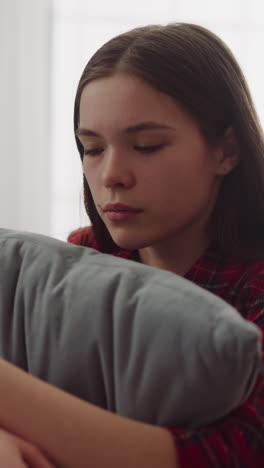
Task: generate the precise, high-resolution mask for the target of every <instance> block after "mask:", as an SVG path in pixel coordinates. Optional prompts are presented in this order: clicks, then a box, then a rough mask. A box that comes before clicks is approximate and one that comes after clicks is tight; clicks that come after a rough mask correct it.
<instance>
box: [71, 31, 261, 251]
mask: <svg viewBox="0 0 264 468" xmlns="http://www.w3.org/2000/svg"><path fill="white" fill-rule="evenodd" d="M118 71H126V72H129V73H132V74H134V75H136V76H138V77H140V78H142V79H144V80H145V81H146V82H147V83H149V84H150V85H151V86H153V87H154V88H156V89H158V90H159V91H161V92H164V93H166V94H168V95H169V96H171V97H172V98H173V99H175V101H176V102H177V103H178V104H181V105H182V106H183V107H184V108H185V110H186V111H187V112H188V113H189V114H190V115H191V116H192V117H193V118H194V119H195V121H196V122H197V124H198V126H199V128H200V131H201V133H202V135H203V136H204V138H205V140H206V141H207V142H208V143H210V144H216V143H217V142H219V141H221V139H222V138H223V136H224V134H225V132H226V130H227V128H229V127H232V128H233V130H234V134H235V136H236V139H237V142H238V144H239V147H240V161H239V163H238V165H237V167H236V168H235V169H234V170H233V171H232V172H231V173H230V174H228V175H227V176H225V177H224V180H223V183H222V185H221V189H220V191H219V194H218V198H217V201H216V204H215V208H214V211H213V213H212V216H211V220H210V225H209V229H210V236H211V240H212V242H214V243H215V244H217V246H218V247H219V248H220V249H221V250H222V251H223V252H225V253H226V254H228V255H238V256H240V257H241V258H242V257H243V256H244V257H247V258H248V259H250V258H253V256H256V254H257V255H258V253H260V252H263V245H264V159H263V158H264V139H263V134H262V130H261V127H260V124H259V120H258V116H257V114H256V111H255V108H254V104H253V102H252V99H251V95H250V92H249V89H248V86H247V83H246V80H245V78H244V75H243V73H242V71H241V69H240V67H239V65H238V63H237V61H236V59H235V58H234V56H233V54H232V52H231V51H230V50H229V49H228V47H227V46H226V45H225V44H224V43H223V42H222V41H221V39H219V38H218V37H217V36H216V35H215V34H213V33H212V32H210V31H208V30H207V29H205V28H203V27H201V26H197V25H194V24H187V23H177V24H169V25H167V26H157V25H154V26H146V27H141V28H136V29H133V30H131V31H128V32H126V33H124V34H121V35H119V36H117V37H115V38H113V39H111V40H110V41H108V42H107V43H106V44H104V45H103V46H102V47H101V48H100V49H99V50H98V51H97V52H96V53H95V54H94V56H93V57H92V58H91V59H90V61H89V62H88V64H87V66H86V67H85V69H84V71H83V74H82V76H81V79H80V82H79V85H78V89H77V94H76V99H75V110H74V128H75V131H76V130H77V128H78V125H79V107H80V98H81V94H82V91H83V89H84V87H85V86H86V85H87V84H88V83H89V82H91V81H92V80H96V79H98V78H101V77H108V76H111V75H113V74H114V73H116V72H118ZM76 143H77V146H78V150H79V153H80V156H81V159H82V158H83V147H82V145H81V143H80V141H79V140H78V139H77V138H76ZM84 202H85V208H86V211H87V214H88V216H89V218H90V220H91V222H92V225H93V229H94V234H95V237H96V240H97V242H98V244H99V246H100V248H101V250H102V251H104V252H113V251H114V250H116V249H118V247H117V246H116V244H115V243H114V242H113V240H112V238H111V236H110V234H109V232H108V230H107V229H106V227H105V225H104V223H103V222H102V220H101V218H100V216H99V215H98V213H97V210H96V207H95V205H94V202H93V198H92V195H91V192H90V189H89V186H88V184H87V182H86V179H85V178H84Z"/></svg>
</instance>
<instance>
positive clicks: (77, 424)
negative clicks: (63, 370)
mask: <svg viewBox="0 0 264 468" xmlns="http://www.w3.org/2000/svg"><path fill="white" fill-rule="evenodd" d="M0 382H1V385H0V401H1V402H2V404H0V424H1V425H2V426H3V427H5V428H6V429H7V430H9V431H11V432H12V433H15V434H17V435H18V436H20V437H22V438H24V439H26V440H28V441H30V442H31V443H34V444H35V445H37V446H38V447H39V448H40V449H41V450H42V451H43V452H44V453H47V454H48V456H49V457H50V458H51V459H52V460H54V461H55V462H56V463H57V464H59V465H60V466H61V467H62V468H87V467H88V466H91V467H93V468H96V467H98V468H99V467H100V468H111V467H113V468H119V467H120V468H124V467H126V468H140V467H142V468H148V467H149V468H177V467H178V464H177V460H176V451H175V445H174V442H173V438H172V436H171V435H170V434H169V432H168V431H166V430H164V429H162V428H159V427H157V426H151V425H148V424H144V423H140V422H136V421H132V420H129V419H126V418H123V417H120V416H118V415H115V414H112V413H110V412H109V411H106V410H102V409H100V408H98V407H96V406H94V405H91V404H89V403H87V402H84V401H82V400H80V399H78V398H76V397H73V396H71V395H69V394H67V393H65V392H63V391H62V390H59V389H57V388H55V387H53V386H51V385H49V384H47V383H45V382H42V381H40V380H39V379H36V378H35V377H32V376H31V375H29V374H27V373H25V372H24V371H22V370H20V369H18V368H16V367H15V366H13V365H12V364H9V363H7V362H5V361H4V360H2V359H0Z"/></svg>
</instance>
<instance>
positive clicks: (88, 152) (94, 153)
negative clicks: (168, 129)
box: [83, 144, 165, 157]
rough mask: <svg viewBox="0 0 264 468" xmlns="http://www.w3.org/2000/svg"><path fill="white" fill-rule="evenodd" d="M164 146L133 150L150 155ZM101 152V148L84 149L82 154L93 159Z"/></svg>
mask: <svg viewBox="0 0 264 468" xmlns="http://www.w3.org/2000/svg"><path fill="white" fill-rule="evenodd" d="M164 146H165V145H164V144H160V145H148V146H134V149H135V150H136V151H139V152H141V153H145V154H150V153H155V152H156V151H159V150H161V149H162V148H163V147H164ZM102 152H103V148H91V149H89V150H88V149H87V150H86V149H84V152H83V154H84V155H85V156H91V157H95V156H98V155H99V154H100V153H102Z"/></svg>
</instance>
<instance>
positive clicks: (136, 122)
mask: <svg viewBox="0 0 264 468" xmlns="http://www.w3.org/2000/svg"><path fill="white" fill-rule="evenodd" d="M77 136H78V138H79V139H80V141H81V144H82V145H83V147H84V156H83V171H84V174H85V177H86V179H87V182H88V185H89V187H90V190H91V193H92V196H93V199H94V203H95V206H96V208H97V211H98V213H99V215H100V217H101V218H102V220H103V222H104V223H105V225H106V226H107V228H108V230H109V232H110V235H111V236H112V238H113V240H114V241H115V242H116V244H118V245H119V246H120V247H122V248H126V249H140V248H143V247H147V246H153V245H159V244H160V243H163V242H167V241H168V240H169V239H170V240H171V239H174V238H175V239H177V238H179V236H185V235H186V234H187V232H188V230H190V229H192V230H193V229H194V230H195V229H197V230H200V231H201V230H204V231H205V228H206V225H207V222H208V218H209V216H210V213H211V211H212V208H213V206H214V203H215V199H216V196H217V193H218V190H219V185H220V181H221V176H222V175H224V174H225V173H226V172H228V170H227V168H226V163H225V159H224V157H223V151H222V148H221V147H215V148H212V147H209V145H207V144H206V142H205V141H204V139H203V137H202V136H201V134H200V131H199V129H198V127H197V125H196V123H195V122H194V121H193V120H192V118H191V117H190V116H189V115H188V114H187V113H186V112H185V111H184V110H183V109H182V108H181V107H180V106H179V105H177V104H176V103H175V101H174V100H173V99H172V98H171V97H169V96H168V95H166V94H163V93H161V92H159V91H157V90H155V89H154V88H152V87H151V86H150V85H149V84H147V83H146V82H145V81H143V80H141V79H139V78H137V77H135V76H133V75H129V74H121V73H120V74H116V75H114V76H111V77H108V78H100V79H97V80H95V81H92V82H91V83H89V84H88V85H87V86H86V87H85V88H84V90H83V93H82V96H81V101H80V123H79V128H78V130H77ZM224 164H225V165H224ZM197 234H198V232H197ZM199 234H201V233H199Z"/></svg>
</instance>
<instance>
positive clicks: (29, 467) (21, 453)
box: [0, 429, 55, 468]
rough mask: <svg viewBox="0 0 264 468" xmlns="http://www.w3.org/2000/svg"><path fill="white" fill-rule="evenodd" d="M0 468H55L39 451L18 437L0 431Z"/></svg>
mask: <svg viewBox="0 0 264 468" xmlns="http://www.w3.org/2000/svg"><path fill="white" fill-rule="evenodd" d="M0 466H1V468H55V465H53V464H52V463H51V462H49V461H48V460H47V459H46V458H45V457H44V455H43V454H42V453H41V451H40V450H39V449H38V448H36V447H35V446H34V445H32V444H30V443H29V442H26V441H25V440H23V439H21V438H20V437H17V436H14V435H12V434H10V433H9V432H7V431H5V430H2V429H0Z"/></svg>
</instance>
